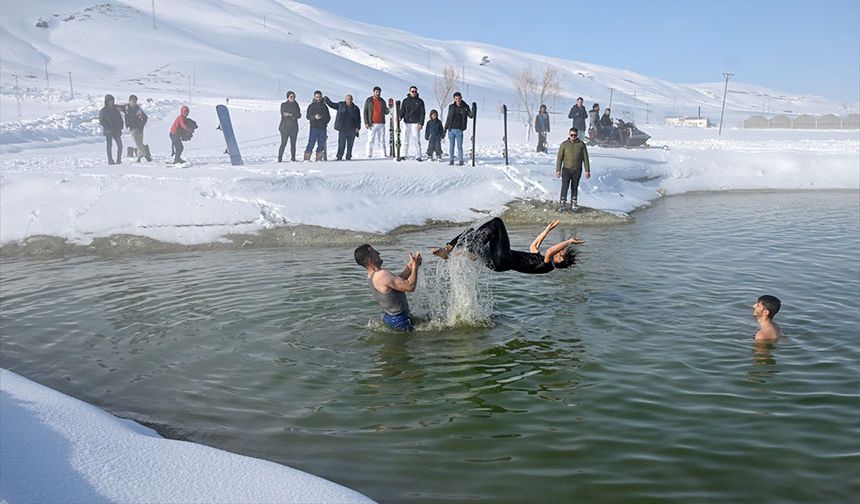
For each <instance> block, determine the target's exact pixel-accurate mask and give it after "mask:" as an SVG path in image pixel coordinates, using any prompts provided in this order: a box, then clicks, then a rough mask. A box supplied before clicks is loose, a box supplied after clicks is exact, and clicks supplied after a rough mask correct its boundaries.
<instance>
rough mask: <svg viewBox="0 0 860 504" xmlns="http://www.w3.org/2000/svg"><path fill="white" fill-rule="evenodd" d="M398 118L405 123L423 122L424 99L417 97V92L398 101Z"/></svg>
mask: <svg viewBox="0 0 860 504" xmlns="http://www.w3.org/2000/svg"><path fill="white" fill-rule="evenodd" d="M400 119H402V120H403V122H405V123H406V124H424V100H422V99H421V98H419V97H418V93H415V96H407V97H406V98H404V99H403V101H402V102H400Z"/></svg>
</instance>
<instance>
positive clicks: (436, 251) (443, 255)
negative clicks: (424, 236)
mask: <svg viewBox="0 0 860 504" xmlns="http://www.w3.org/2000/svg"><path fill="white" fill-rule="evenodd" d="M430 253H431V254H433V255H435V256H439V257H441V258H442V259H448V250H447V249H444V248H437V247H433V248H431V249H430Z"/></svg>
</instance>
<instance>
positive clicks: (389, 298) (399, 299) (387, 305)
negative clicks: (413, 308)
mask: <svg viewBox="0 0 860 504" xmlns="http://www.w3.org/2000/svg"><path fill="white" fill-rule="evenodd" d="M377 273H379V271H374V272H373V273H372V274H371V275H370V276H369V277H367V284H368V285H369V286H370V292H372V293H373V297H374V298H375V299H376V300H377V301H378V302H379V304H380V305H382V311H384V312H385V313H387V314H389V315H400V314H401V313H409V303H407V302H406V293H405V292H400V291H396V290H393V289H392V290H390V291H388V293H386V294H383V293H381V292H379V291H378V290H376V287H375V286H374V285H373V275H375V274H377Z"/></svg>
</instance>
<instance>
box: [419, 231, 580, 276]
mask: <svg viewBox="0 0 860 504" xmlns="http://www.w3.org/2000/svg"><path fill="white" fill-rule="evenodd" d="M558 224H559V221H557V220H554V221H552V222H550V223H549V224H547V226H546V228H544V230H543V231H541V233H540V234H539V235H537V237H536V238H535V239H534V241H533V242H532V244H531V246H530V247H529V251H528V252H521V251H519V250H511V243H510V240H509V239H508V231H507V229H505V223H504V221H502V219H500V218H498V217H495V218H493V219H492V220H491V221H489V222H486V223H484V224H483V225H481V226H480V227H479V228H478V229H472V228H469V229H467V230H466V231H463V232H462V233H460V234H459V235H457V236H456V237H455V238H454V239H453V240H451V241H450V242H448V244H447V245H445V247H442V248H433V249H430V251H431V252H432V253H433V254H434V255H437V256H439V257H441V258H442V259H448V256H449V254H451V253H456V252H457V249H458V248H465V249H466V250H467V251H468V252H469V253H470V254H473V255H474V257H475V258H476V259H477V258H480V259H481V260H482V261H483V262H484V265H485V266H487V268H489V269H491V270H493V271H497V272H502V271H509V270H513V271H518V272H520V273H527V274H543V273H549V272H550V271H552V270H554V269H562V268H567V267H569V266H571V265H572V264H573V263H574V262H575V260H576V251H574V250H573V248H572V247H570V245H574V244H576V245H579V244H582V243H585V241H584V240H579V239H576V238H569V239H567V240H564V241H563V242H561V243H557V244H555V245H553V246H552V247H550V248H549V249H548V250H547V251H546V253H545V254H541V253H540V246H541V244H542V243H543V241H544V239H545V238H546V236H547V235H548V234H549V232H550V231H552V230H553V229H555V227H556V226H558Z"/></svg>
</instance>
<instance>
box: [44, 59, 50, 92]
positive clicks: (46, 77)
mask: <svg viewBox="0 0 860 504" xmlns="http://www.w3.org/2000/svg"><path fill="white" fill-rule="evenodd" d="M45 89H51V78H50V77H48V58H45Z"/></svg>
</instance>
